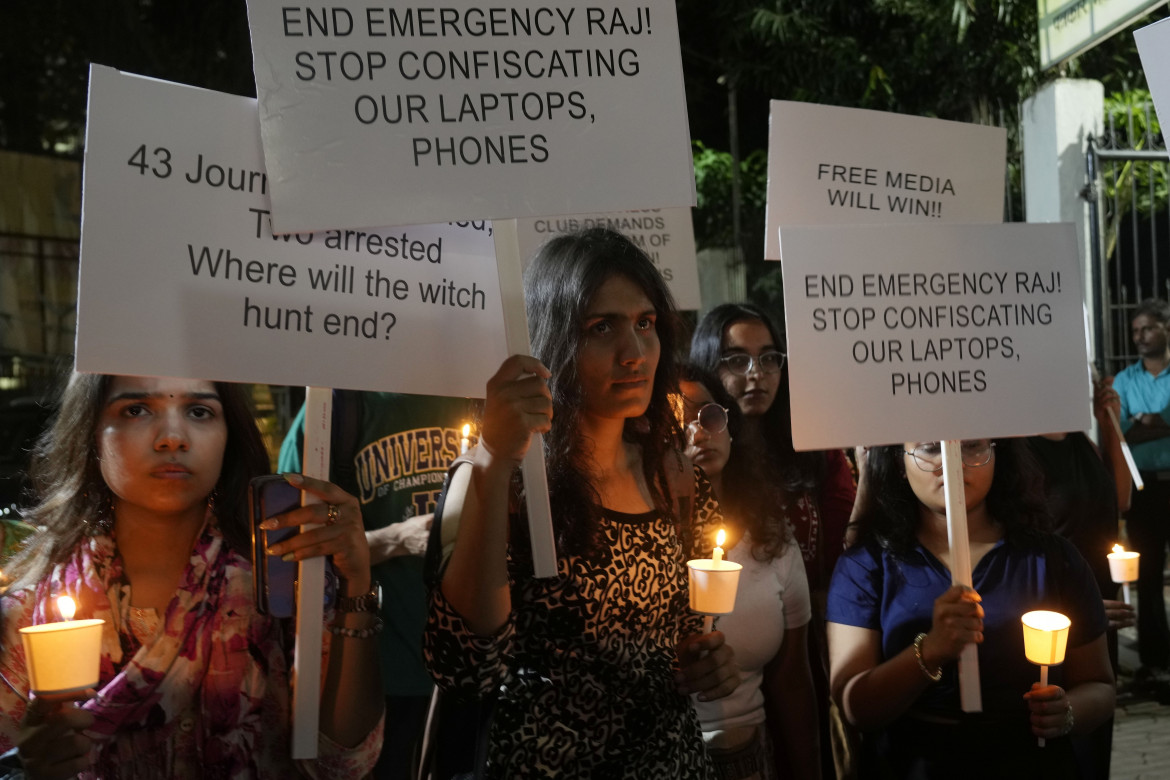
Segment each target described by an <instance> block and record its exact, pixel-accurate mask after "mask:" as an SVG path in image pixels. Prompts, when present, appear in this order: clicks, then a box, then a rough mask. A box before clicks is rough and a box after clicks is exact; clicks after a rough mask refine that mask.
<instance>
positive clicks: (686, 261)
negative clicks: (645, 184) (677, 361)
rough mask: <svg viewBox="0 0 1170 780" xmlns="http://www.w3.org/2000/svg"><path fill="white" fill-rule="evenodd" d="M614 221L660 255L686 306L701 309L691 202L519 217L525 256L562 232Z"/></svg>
mask: <svg viewBox="0 0 1170 780" xmlns="http://www.w3.org/2000/svg"><path fill="white" fill-rule="evenodd" d="M591 227H608V228H611V229H613V230H616V231H618V232H619V233H622V234H623V235H625V236H627V237H628V238H629V239H630V240H631V241H633V242H634V243H635V244H637V245H638V246H639V247H640V248H641V249H642V250H643V251H644V252H645V253H646V254H647V255H648V256H649V257H650V259H651V260H652V261H654V265H655V267H656V268H657V269H658V271H659V273H661V274H662V278H663V279H664V280H665V281H666V286H667V287H669V288H670V292H671V294H672V295H673V296H674V302H675V303H676V304H677V305H678V308H680V309H698V308H699V307H700V306H701V305H702V304H701V303H700V301H699V264H698V260H697V258H696V256H695V228H694V224H693V223H692V222H691V210H690V209H689V208H681V209H679V208H675V209H650V210H646V211H624V212H612V213H608V214H571V215H568V216H563V217H536V218H528V219H519V220H516V233H517V238H518V239H519V241H520V256H521V257H522V258H524V259H525V264H526V265H527V261H528V260H531V259H532V257H533V255H535V254H536V250H538V249H539V248H540V246H541V244H543V243H544V242H545V241H547V240H548V239H550V238H552V237H553V236H556V235H559V234H561V233H572V232H574V231H576V230H584V229H585V228H591Z"/></svg>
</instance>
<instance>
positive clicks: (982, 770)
mask: <svg viewBox="0 0 1170 780" xmlns="http://www.w3.org/2000/svg"><path fill="white" fill-rule="evenodd" d="M961 452H962V462H963V469H962V473H963V486H964V496H965V501H966V506H967V524H968V530H969V536H970V554H971V565H972V571H973V580H974V589H969V588H963V587H961V586H951V573H950V570H949V564H950V555H949V545H948V541H947V522H946V508H945V502H944V498H943V476H942V455H941V448H940V446H939V444H938V442H906V443H905V444H902V445H896V446H886V447H872V448H870V450H869V453H868V457H867V466H866V468H867V470H868V472H867V479H868V484H869V486H870V496H871V498H872V502H871V503H870V504H869V505H868V506H867V507H866V508H865V510H864V511H863V512H862V514H861V516H860V518H859V522H860V539H859V541H858V543H857V544H855V545H854V546H853V547H851V548H850V549H849V550H848V551H846V553H845V554H844V555H843V556H842V557H841V559H840V561H839V562H838V564H837V569H836V571H835V572H834V574H833V581H832V585H831V587H830V591H829V605H828V619H829V649H830V659H831V670H832V678H831V684H832V691H833V697H834V699H835V700H836V701H837V702H838V704H839V706H841V707H842V709H843V711H844V712H845V714H846V716H847V717H848V718H849V720H850V721H851V722H853V723H854V724H855V725H856V726H857V727H859V728H860V729H862V730H863V731H864V732H865V740H864V742H863V745H864V748H863V750H862V757H861V766H862V769H863V776H864V774H865V773H867V772H868V773H869V774H870V775H871V776H877V777H882V776H890V777H921V778H934V777H938V778H944V777H945V778H952V777H1009V776H1010V777H1020V776H1038V777H1068V776H1073V775H1075V774H1077V767H1076V763H1075V761H1074V760H1073V754H1072V747H1071V745H1070V743H1069V740H1067V739H1061V738H1062V737H1065V736H1067V735H1068V734H1069V733H1076V734H1086V733H1089V732H1090V731H1092V730H1093V729H1094V728H1096V726H1097V725H1099V724H1100V723H1101V722H1103V721H1104V720H1105V719H1106V718H1108V717H1109V716H1110V715H1111V714H1112V712H1113V704H1114V689H1113V672H1112V670H1111V669H1110V666H1109V657H1108V654H1107V652H1106V648H1105V636H1104V633H1105V627H1106V621H1105V613H1104V610H1103V608H1102V605H1101V597H1100V594H1099V593H1098V592H1097V586H1096V584H1095V582H1094V581H1093V578H1092V573H1091V571H1090V569H1089V567H1088V565H1087V564H1086V563H1085V561H1084V559H1083V558H1082V557H1081V556H1080V554H1079V553H1077V551H1076V548H1074V547H1073V546H1072V545H1071V544H1069V543H1068V542H1067V541H1065V540H1064V539H1062V538H1060V537H1058V536H1055V535H1052V534H1049V533H1046V532H1044V531H1043V530H1041V529H1042V528H1044V527H1045V526H1046V525H1047V523H1048V515H1047V512H1046V511H1045V507H1044V498H1043V495H1042V493H1041V492H1040V490H1041V483H1040V480H1039V475H1038V473H1037V470H1036V466H1035V463H1034V462H1033V460H1032V458H1031V456H1030V455H1029V454H1028V452H1027V447H1026V444H1025V443H1024V442H1023V441H1021V440H1018V439H997V440H995V441H994V442H993V441H989V440H986V439H979V440H972V441H964V442H963V443H962V447H961ZM1034 609H1052V610H1055V611H1058V612H1061V613H1062V614H1064V615H1067V616H1068V617H1069V618H1070V619H1071V620H1072V629H1071V633H1070V636H1069V641H1068V651H1067V655H1066V658H1065V662H1064V664H1063V665H1062V666H1059V667H1054V668H1053V669H1052V670H1051V671H1052V677H1051V680H1052V682H1053V683H1054V684H1051V685H1048V686H1047V687H1040V686H1039V685H1038V684H1036V683H1035V680H1036V677H1037V672H1036V668H1035V667H1034V666H1033V665H1032V664H1030V663H1029V662H1028V661H1027V659H1026V657H1025V655H1024V647H1023V634H1022V631H1021V628H1020V616H1021V615H1022V614H1023V613H1025V612H1028V611H1031V610H1034ZM972 642H974V643H977V644H978V645H979V672H980V680H981V688H982V694H983V712H982V713H963V712H961V711H960V707H959V695H958V675H957V669H956V664H955V661H956V659H957V658H958V656H959V653H960V652H961V650H962V649H963V647H965V646H966V645H967V644H969V643H972ZM1037 737H1043V738H1045V739H1047V740H1048V745H1047V747H1046V748H1044V749H1041V748H1039V746H1038V745H1037V742H1036V738H1037ZM1070 773H1071V774H1070Z"/></svg>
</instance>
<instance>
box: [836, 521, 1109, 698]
mask: <svg viewBox="0 0 1170 780" xmlns="http://www.w3.org/2000/svg"><path fill="white" fill-rule="evenodd" d="M1048 546H1049V548H1051V549H1053V550H1059V551H1060V554H1061V557H1062V558H1063V559H1064V560H1063V561H1053V562H1049V561H1048V560H1046V559H1045V556H1044V554H1043V551H1042V547H1041V546H1040V545H1038V544H1037V545H1030V546H1023V545H1014V544H1011V543H1008V542H1006V541H1004V540H1000V541H999V542H998V543H997V544H996V545H995V547H993V548H992V549H991V551H990V552H988V553H987V554H986V555H984V556H983V558H982V559H981V560H980V561H979V565H978V566H976V567H975V570H974V571H973V572H972V582H973V583H974V586H975V590H976V591H977V592H978V593H979V595H980V596H981V597H982V598H983V602H982V605H983V611H984V618H983V628H984V630H983V643H982V644H980V645H979V675H980V687H981V688H982V691H983V710H984V712H987V713H991V714H995V713H999V714H1011V713H1018V714H1019V715H1020V717H1026V713H1027V703H1026V702H1025V701H1024V699H1023V696H1024V694H1025V693H1026V692H1028V691H1029V690H1031V687H1032V683H1033V682H1039V680H1040V668H1039V667H1038V666H1035V665H1033V664H1032V663H1030V662H1029V661H1028V660H1027V658H1025V657H1024V632H1023V627H1022V625H1021V623H1020V617H1021V616H1022V615H1023V614H1024V613H1025V612H1028V611H1030V610H1033V609H1054V610H1056V611H1058V612H1061V613H1063V614H1065V615H1067V616H1068V617H1069V619H1070V620H1071V621H1072V628H1071V629H1070V632H1069V639H1068V646H1069V647H1078V646H1080V645H1083V644H1086V643H1088V642H1090V641H1092V640H1094V639H1096V638H1097V637H1098V636H1100V635H1101V634H1103V633H1104V632H1105V628H1106V625H1107V624H1106V620H1105V609H1104V607H1103V605H1102V604H1101V594H1100V593H1099V592H1098V591H1097V584H1096V581H1095V580H1094V579H1093V575H1092V572H1091V571H1090V570H1089V566H1088V564H1087V563H1085V560H1084V558H1082V557H1081V554H1080V553H1078V552H1077V550H1076V548H1075V547H1073V546H1072V545H1071V544H1070V543H1069V542H1067V541H1066V540H1064V539H1062V538H1060V537H1057V536H1051V537H1049V542H1048ZM1101 554H1102V555H1104V554H1105V553H1104V552H1102V553H1101ZM1050 565H1051V566H1052V569H1053V570H1052V573H1051V575H1050V574H1049V572H1048V568H1049V566H1050ZM950 586H951V573H950V571H948V570H947V568H946V567H945V566H943V565H942V563H941V562H940V561H939V560H938V559H937V558H935V557H934V555H932V554H931V553H930V552H929V551H928V550H927V549H926V548H924V547H923V546H922V545H917V546H916V547H915V548H914V550H912V551H911V552H909V553H908V554H906V555H897V554H895V553H893V552H890V551H888V550H885V549H883V548H882V547H880V546H879V545H878V544H876V543H869V544H864V545H861V544H859V545H854V546H853V547H851V548H850V549H849V550H847V551H845V553H844V554H843V555H842V556H841V558H840V559H838V561H837V568H836V569H835V570H834V571H833V580H832V582H831V583H830V585H829V599H828V607H827V618H828V620H829V622H832V623H840V624H843V625H848V626H859V627H861V628H868V629H873V630H875V631H880V632H881V657H882V660H883V661H884V660H886V659H889V658H892V657H894V656H895V655H897V654H898V653H900V652H902V651H903V650H905V649H906V648H907V647H909V646H910V645H912V644H913V643H914V637H915V636H917V635H918V633H919V632H924V631H929V630H930V626H931V622H932V617H933V612H934V600H935V599H937V598H938V597H939V596H941V595H942V594H943V592H944V591H945V590H947V588H949V587H950ZM1053 591H1055V592H1053ZM1062 677H1063V676H1062V675H1061V674H1060V669H1059V667H1052V668H1051V669H1050V670H1049V681H1050V683H1051V684H1053V685H1060V684H1061V682H1062ZM914 708H915V709H918V710H921V711H926V712H933V713H936V714H945V715H948V716H949V715H957V714H958V713H959V712H960V711H961V708H960V706H959V686H958V670H957V665H956V664H953V663H951V664H947V665H945V666H944V667H943V679H942V681H941V682H940V683H939V684H938V685H932V686H930V687H928V688H927V689H926V691H925V692H924V693H923V694H922V696H920V697H919V699H918V701H917V702H915V704H914Z"/></svg>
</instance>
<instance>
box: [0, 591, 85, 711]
mask: <svg viewBox="0 0 1170 780" xmlns="http://www.w3.org/2000/svg"><path fill="white" fill-rule="evenodd" d="M57 610H58V611H59V612H60V613H61V617H63V618H65V620H63V621H62V622H60V623H46V624H44V625H40V626H28V627H27V628H22V629H20V638H21V641H22V642H23V643H24V654H25V665H26V667H27V670H28V681H29V687H30V688H31V689H32V692H33V693H35V694H37V695H38V696H41V697H53V696H57V697H63V698H68V697H70V696H71V695H73V694H76V693H78V692H80V691H83V690H85V689H86V688H92V687H94V686H95V685H97V683H98V676H99V671H100V662H101V650H102V625H103V624H104V623H105V621H104V620H73V619H72V618H73V615H74V613H75V605H74V603H73V599H71V598H69V597H68V596H62V597H60V598H59V599H57Z"/></svg>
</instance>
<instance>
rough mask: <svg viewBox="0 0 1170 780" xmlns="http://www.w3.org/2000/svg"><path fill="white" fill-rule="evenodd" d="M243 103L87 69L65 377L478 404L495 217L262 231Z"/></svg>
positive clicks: (253, 127) (492, 287)
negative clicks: (189, 381) (165, 379)
mask: <svg viewBox="0 0 1170 780" xmlns="http://www.w3.org/2000/svg"><path fill="white" fill-rule="evenodd" d="M267 182H268V180H267V177H266V176H265V172H264V164H263V155H262V153H261V149H260V139H259V129H258V124H257V120H256V101H255V100H252V99H249V98H242V97H236V96H232V95H224V94H220V93H217V92H211V91H207V90H202V89H195V88H192V87H187V86H182V85H178V84H171V83H167V82H163V81H156V80H153V79H146V78H141V77H138V76H132V75H127V74H122V73H119V72H118V71H116V70H113V69H111V68H104V67H100V66H94V67H93V68H92V70H91V76H90V101H89V120H88V125H87V132H86V147H85V201H84V208H83V217H82V239H81V247H82V248H81V271H80V288H79V293H78V328H77V368H78V369H79V370H81V371H95V372H102V373H116V374H149V375H162V376H179V377H196V378H201V379H217V380H225V381H238V382H266V383H272V384H285V385H306V384H308V385H318V386H322V387H344V388H352V389H360V390H393V391H398V392H405V393H422V394H432V395H450V396H468V397H478V396H481V395H482V394H483V390H484V387H485V384H486V382H487V379H488V378H489V377H491V376H492V375H493V374H494V373H495V371H496V369H497V368H498V367H499V364H500V362H501V361H503V359H504V358H505V357H506V356H507V350H506V348H505V342H504V335H503V315H502V309H501V303H500V296H499V283H498V279H497V276H496V266H495V262H494V249H493V245H492V237H491V225H490V224H477V225H467V226H465V227H463V226H459V225H448V224H442V225H429V226H419V227H409V228H390V229H387V228H375V229H365V230H329V231H324V232H318V233H315V234H310V233H303V234H296V235H289V236H281V237H279V238H273V236H272V233H271V230H270V225H269V210H270V209H269V204H268V198H267Z"/></svg>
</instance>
